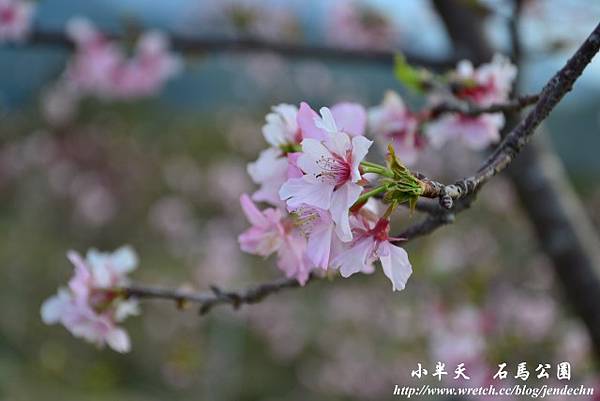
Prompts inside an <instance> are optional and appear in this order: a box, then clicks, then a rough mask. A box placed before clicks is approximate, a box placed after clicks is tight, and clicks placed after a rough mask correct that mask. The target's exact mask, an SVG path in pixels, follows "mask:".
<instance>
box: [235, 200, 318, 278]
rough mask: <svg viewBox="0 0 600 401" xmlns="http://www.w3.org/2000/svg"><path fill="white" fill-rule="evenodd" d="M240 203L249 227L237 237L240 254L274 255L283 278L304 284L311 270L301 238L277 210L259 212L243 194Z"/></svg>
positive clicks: (304, 241) (302, 237)
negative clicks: (291, 278) (292, 278)
mask: <svg viewBox="0 0 600 401" xmlns="http://www.w3.org/2000/svg"><path fill="white" fill-rule="evenodd" d="M240 203H241V205H242V210H243V212H244V214H245V215H246V217H247V218H248V221H249V222H250V224H252V226H251V227H250V228H249V229H247V230H246V231H244V232H243V233H242V234H241V235H240V236H239V237H238V241H239V243H240V247H241V249H242V251H244V252H248V253H251V254H255V255H260V256H264V257H267V256H269V255H271V254H273V253H277V266H278V267H279V268H280V269H281V270H282V271H283V272H284V273H285V274H286V276H287V277H295V278H296V279H297V280H298V282H299V283H300V284H302V285H304V284H305V283H306V281H307V280H308V276H309V274H310V270H311V266H310V263H309V261H308V260H307V258H306V252H305V251H306V238H305V237H304V235H302V233H301V232H300V231H299V230H298V229H297V228H296V227H295V226H294V223H293V221H292V220H291V219H290V218H289V217H288V216H284V214H283V212H282V211H281V210H279V209H274V208H268V209H265V210H263V211H261V210H259V209H258V208H257V207H256V205H255V204H254V202H252V200H251V199H250V197H249V196H248V195H246V194H243V195H242V196H241V198H240Z"/></svg>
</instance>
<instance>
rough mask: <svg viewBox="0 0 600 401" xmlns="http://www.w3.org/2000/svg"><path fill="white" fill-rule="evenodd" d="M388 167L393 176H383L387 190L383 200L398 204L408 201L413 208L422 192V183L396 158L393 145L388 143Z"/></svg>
mask: <svg viewBox="0 0 600 401" xmlns="http://www.w3.org/2000/svg"><path fill="white" fill-rule="evenodd" d="M386 162H387V166H388V168H389V169H390V170H391V171H392V173H393V177H390V178H385V179H384V180H385V182H386V186H387V188H388V189H387V191H386V194H385V196H384V200H385V201H387V202H389V203H392V202H397V203H398V204H400V203H404V202H408V205H409V206H410V209H411V210H414V208H415V206H416V204H417V200H418V199H419V196H421V195H422V194H423V184H422V183H421V180H419V179H418V178H417V177H415V176H414V175H413V174H412V173H411V172H410V170H409V169H408V168H407V167H406V166H405V165H404V164H402V163H401V162H400V160H398V158H397V157H396V153H395V152H394V147H393V146H392V145H388V154H387V157H386Z"/></svg>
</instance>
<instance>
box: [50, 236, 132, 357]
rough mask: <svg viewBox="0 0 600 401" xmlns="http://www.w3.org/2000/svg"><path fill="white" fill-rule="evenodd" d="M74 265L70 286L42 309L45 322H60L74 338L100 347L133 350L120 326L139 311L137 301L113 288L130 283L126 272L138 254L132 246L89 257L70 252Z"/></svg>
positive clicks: (93, 254) (130, 269)
mask: <svg viewBox="0 0 600 401" xmlns="http://www.w3.org/2000/svg"><path fill="white" fill-rule="evenodd" d="M67 256H68V258H69V260H70V261H71V263H73V265H74V266H75V271H74V275H73V277H72V278H71V280H70V281H69V287H68V288H60V289H59V291H58V294H57V295H55V296H53V297H51V298H49V299H47V300H46V301H45V302H44V304H43V305H42V308H41V314H42V320H43V321H44V323H46V324H55V323H61V324H62V325H63V326H65V327H66V328H67V330H69V331H70V332H71V333H72V334H73V335H74V336H75V337H80V338H83V339H85V340H87V341H89V342H92V343H94V344H96V345H98V346H100V347H102V346H104V345H105V344H108V346H109V347H111V348H112V349H114V350H115V351H117V352H128V351H129V350H130V349H131V344H130V340H129V336H128V334H127V332H126V331H125V330H123V329H122V328H120V327H118V326H117V323H119V322H121V321H123V320H124V319H125V318H127V317H128V316H130V315H135V314H137V313H138V305H137V301H135V300H124V299H122V298H119V296H118V293H116V292H115V291H112V290H111V289H112V288H115V287H121V286H124V285H127V284H128V279H127V274H128V273H130V272H131V271H133V270H134V269H135V268H136V266H137V256H136V254H135V253H134V251H133V250H132V249H131V248H129V247H122V248H119V249H118V250H116V251H115V252H113V253H101V252H98V251H96V250H94V249H92V250H90V251H88V253H87V256H86V259H83V258H82V257H81V256H79V254H78V253H76V252H74V251H70V252H69V253H68V254H67Z"/></svg>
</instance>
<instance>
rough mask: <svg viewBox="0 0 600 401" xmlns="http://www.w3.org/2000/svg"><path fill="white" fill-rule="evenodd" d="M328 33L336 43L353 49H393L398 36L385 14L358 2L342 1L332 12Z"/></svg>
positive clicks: (328, 23)
mask: <svg viewBox="0 0 600 401" xmlns="http://www.w3.org/2000/svg"><path fill="white" fill-rule="evenodd" d="M327 31H328V36H329V39H330V40H331V42H332V43H334V44H336V45H338V46H342V47H346V48H352V49H373V48H375V49H389V48H391V47H392V46H393V44H394V42H395V39H396V36H397V32H396V30H395V29H394V26H393V23H392V21H391V20H390V19H389V18H388V17H387V16H386V15H385V14H384V13H382V12H381V11H379V10H377V9H376V8H374V7H371V6H369V5H366V4H363V3H359V2H358V1H338V2H337V3H336V4H335V5H334V6H333V8H332V9H331V11H330V12H329V19H328V22H327Z"/></svg>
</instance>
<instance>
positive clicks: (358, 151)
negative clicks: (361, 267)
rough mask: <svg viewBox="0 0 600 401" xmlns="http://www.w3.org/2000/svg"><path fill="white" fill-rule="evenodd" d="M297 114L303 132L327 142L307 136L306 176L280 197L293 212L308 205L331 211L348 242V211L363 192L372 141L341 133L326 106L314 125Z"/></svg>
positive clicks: (288, 184) (302, 163) (301, 161)
mask: <svg viewBox="0 0 600 401" xmlns="http://www.w3.org/2000/svg"><path fill="white" fill-rule="evenodd" d="M301 111H302V108H301ZM308 112H310V110H309V111H308ZM298 115H299V123H300V121H302V124H301V129H302V130H303V132H306V133H307V134H310V135H311V136H316V137H322V138H324V139H322V140H318V139H313V138H311V137H308V138H305V139H304V140H303V141H302V154H301V155H300V156H299V157H298V167H299V168H300V169H301V170H302V172H303V173H304V175H303V176H302V177H299V178H290V179H288V180H287V181H286V182H285V183H284V184H283V186H282V187H281V189H280V191H279V195H280V197H281V199H282V200H286V201H287V205H288V207H289V208H291V209H294V208H297V207H299V206H302V205H304V204H305V205H309V206H314V207H317V208H320V209H323V210H329V211H330V212H331V215H332V219H333V221H334V222H335V225H336V233H337V235H338V236H339V238H340V239H341V240H342V241H349V240H350V239H352V233H351V231H350V225H349V220H348V210H349V208H350V207H351V206H352V205H353V204H354V202H356V200H357V199H358V197H359V195H360V193H361V191H362V187H361V186H360V185H359V184H358V181H359V180H360V179H361V173H360V171H359V165H360V162H361V161H362V160H363V159H364V157H365V156H366V154H367V152H368V150H369V147H370V146H371V144H372V141H370V140H368V139H367V138H365V137H364V136H361V135H357V136H354V137H350V136H349V135H348V134H346V133H344V132H342V131H340V130H339V129H338V126H337V124H336V120H335V119H334V116H333V115H332V113H331V111H330V110H329V109H328V108H326V107H323V108H322V109H321V117H319V116H314V117H313V121H312V122H311V121H310V120H308V119H303V120H300V115H301V113H300V112H299V113H298ZM303 126H305V127H306V128H307V130H305V129H304V127H303Z"/></svg>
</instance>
